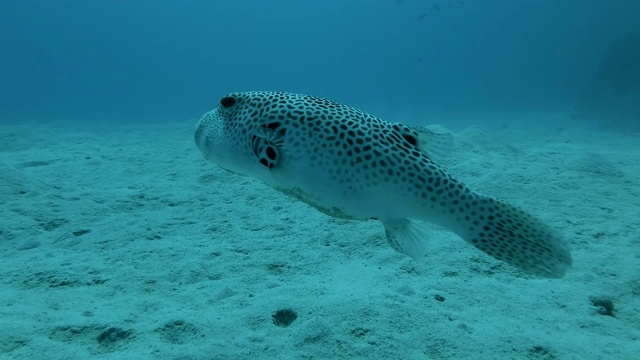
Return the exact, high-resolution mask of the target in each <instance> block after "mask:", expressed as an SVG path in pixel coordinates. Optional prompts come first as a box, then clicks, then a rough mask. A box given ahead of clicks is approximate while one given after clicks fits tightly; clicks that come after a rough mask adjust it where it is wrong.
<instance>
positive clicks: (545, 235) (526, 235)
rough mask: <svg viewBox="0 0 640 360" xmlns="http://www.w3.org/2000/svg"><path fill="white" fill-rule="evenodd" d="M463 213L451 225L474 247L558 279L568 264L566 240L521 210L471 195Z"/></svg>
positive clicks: (504, 203)
mask: <svg viewBox="0 0 640 360" xmlns="http://www.w3.org/2000/svg"><path fill="white" fill-rule="evenodd" d="M472 196H473V197H477V198H476V199H474V200H471V201H469V202H468V204H469V208H468V209H465V213H466V216H465V217H464V218H461V219H460V220H459V221H458V222H456V224H455V225H454V226H453V227H452V228H451V230H453V231H454V232H455V233H457V234H458V235H459V236H460V237H462V238H463V239H464V240H466V241H467V242H468V243H470V244H472V245H473V246H475V247H476V248H478V249H480V250H482V251H484V252H485V253H487V254H489V255H491V256H493V257H494V258H496V259H498V260H502V261H504V262H506V263H509V264H511V265H513V266H515V267H517V268H520V269H522V270H524V271H526V272H527V273H530V274H533V275H537V276H542V277H547V278H561V277H563V276H564V274H565V273H566V272H567V270H568V269H569V267H570V266H571V254H570V251H569V246H568V243H567V242H566V241H565V240H564V239H563V238H562V237H561V236H560V235H559V234H558V233H556V232H555V231H554V230H553V229H551V228H550V227H549V226H547V225H546V224H544V223H543V222H541V221H540V220H538V219H536V218H535V217H533V216H532V215H530V214H528V213H526V212H524V211H523V210H521V209H519V208H517V207H515V206H513V205H511V204H508V203H506V202H503V201H500V200H496V199H494V198H491V197H488V196H485V195H480V194H474V195H472Z"/></svg>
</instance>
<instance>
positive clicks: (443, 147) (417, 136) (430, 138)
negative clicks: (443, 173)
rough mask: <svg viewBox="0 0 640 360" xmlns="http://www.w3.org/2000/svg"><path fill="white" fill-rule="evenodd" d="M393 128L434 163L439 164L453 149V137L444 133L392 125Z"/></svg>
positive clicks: (420, 127) (416, 126)
mask: <svg viewBox="0 0 640 360" xmlns="http://www.w3.org/2000/svg"><path fill="white" fill-rule="evenodd" d="M393 128H394V129H395V130H396V131H397V132H398V133H400V135H401V136H402V137H403V138H404V140H405V141H407V142H408V143H409V144H411V145H413V146H416V147H417V148H418V149H420V151H422V152H423V153H425V155H427V156H428V157H429V158H430V159H431V160H433V161H434V162H441V161H442V160H443V159H444V158H445V157H447V156H448V155H449V154H450V153H451V150H452V149H453V136H452V135H451V134H450V133H448V132H445V131H442V130H440V131H434V130H432V129H430V128H428V127H426V126H420V125H415V126H411V127H409V126H406V125H403V124H393Z"/></svg>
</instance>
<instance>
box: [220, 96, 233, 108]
mask: <svg viewBox="0 0 640 360" xmlns="http://www.w3.org/2000/svg"><path fill="white" fill-rule="evenodd" d="M235 104H236V99H235V98H234V97H232V96H225V97H223V98H222V99H220V106H222V107H223V108H225V109H228V108H230V107H232V106H233V105H235Z"/></svg>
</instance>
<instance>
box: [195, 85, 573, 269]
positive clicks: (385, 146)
mask: <svg viewBox="0 0 640 360" xmlns="http://www.w3.org/2000/svg"><path fill="white" fill-rule="evenodd" d="M195 142H196V144H197V146H198V147H199V149H200V151H201V152H202V154H203V155H204V156H205V158H207V159H208V160H210V161H212V162H214V163H215V164H217V165H218V166H219V167H221V168H223V169H225V170H228V171H231V172H234V173H238V174H242V175H246V176H250V177H253V178H256V179H258V180H260V181H262V182H264V183H265V184H267V185H269V186H271V187H273V188H275V189H277V190H279V191H281V192H283V193H285V194H287V195H290V196H291V197H293V198H295V199H298V200H300V201H302V202H304V203H306V204H308V205H310V206H312V207H314V208H316V209H318V210H319V211H321V212H323V213H324V214H327V215H329V216H333V217H336V218H341V219H351V220H370V219H374V220H378V221H380V222H381V223H382V225H383V226H384V230H385V235H386V238H387V240H388V242H389V244H390V245H391V247H392V248H393V249H395V250H396V251H398V252H400V253H402V254H406V255H408V256H410V257H412V258H415V259H418V258H420V257H422V256H423V255H425V254H426V253H427V252H428V250H429V247H428V242H429V241H428V240H429V232H430V230H429V226H428V225H427V224H425V222H426V223H432V224H436V225H439V226H441V227H444V228H446V229H449V230H451V231H453V232H454V233H455V234H457V235H458V236H459V237H461V238H462V239H464V240H465V241H467V242H468V243H470V244H471V245H473V246H475V247H476V248H478V249H479V250H481V251H483V252H485V253H486V254H489V255H491V256H492V257H494V258H496V259H498V260H502V261H504V262H506V263H508V264H511V265H513V266H515V267H517V268H519V269H521V270H523V271H525V272H527V273H529V274H532V275H537V276H541V277H547V278H560V277H562V276H564V274H565V273H566V271H567V270H568V269H569V267H570V266H571V255H570V250H569V246H568V244H567V242H566V241H565V240H564V239H563V238H562V237H561V236H560V235H559V234H558V232H556V231H554V230H553V229H552V228H550V227H549V226H547V225H546V224H545V223H543V222H542V221H540V220H539V219H537V218H536V217H534V216H532V215H530V214H529V213H527V212H525V211H523V210H521V209H520V208H518V207H516V206H513V205H511V204H509V203H506V202H504V201H501V200H498V199H495V198H493V197H490V196H487V195H483V194H480V193H478V192H475V191H473V190H471V189H469V188H468V187H467V186H466V185H464V184H463V183H461V182H460V181H458V180H456V179H454V178H453V177H452V176H451V175H449V174H448V173H446V172H445V171H444V170H443V169H442V168H441V167H440V166H438V165H437V164H436V163H435V162H434V159H437V158H438V157H439V156H441V155H442V153H443V152H445V151H446V148H447V147H449V146H450V145H451V135H450V134H441V133H437V132H434V131H432V130H430V129H429V128H426V127H415V126H412V127H409V126H406V125H403V124H400V123H390V122H387V121H385V120H382V119H380V118H377V117H375V116H373V115H369V114H367V113H365V112H363V111H361V110H358V109H355V108H353V107H351V106H348V105H344V104H340V103H338V102H335V101H332V100H328V99H323V98H319V97H313V96H307V95H299V94H291V93H285V92H263V91H256V92H238V93H230V94H227V95H225V96H224V97H223V98H222V99H221V100H220V104H219V106H218V107H217V108H216V109H214V110H212V111H210V112H207V113H206V114H204V115H203V116H202V118H201V119H200V121H199V122H198V124H197V127H196V132H195Z"/></svg>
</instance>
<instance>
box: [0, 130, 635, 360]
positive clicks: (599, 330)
mask: <svg viewBox="0 0 640 360" xmlns="http://www.w3.org/2000/svg"><path fill="white" fill-rule="evenodd" d="M193 128H194V123H192V122H189V123H186V122H185V123H181V124H174V125H171V126H170V125H162V126H161V125H156V126H151V125H149V126H131V127H107V126H95V127H92V128H88V127H86V126H85V127H84V128H83V127H82V126H77V125H70V124H66V125H65V124H49V125H37V124H32V125H22V126H3V127H0V204H1V207H0V319H1V320H0V322H1V324H2V325H1V326H0V358H2V359H29V360H35V359H87V358H96V359H203V360H204V359H638V356H639V355H638V354H640V135H639V134H622V133H619V134H613V133H606V132H597V131H591V132H589V131H580V130H577V129H575V128H574V129H573V130H571V129H570V130H563V131H560V130H557V129H552V130H550V129H544V128H539V129H527V130H515V129H502V130H491V131H489V130H486V129H483V128H482V127H469V128H466V129H463V130H461V131H457V132H455V133H454V139H455V148H454V151H453V153H452V154H451V155H450V156H449V158H448V159H447V160H446V161H445V163H443V164H442V166H443V167H444V168H446V169H447V170H448V171H449V172H450V173H451V174H453V175H454V176H455V177H456V178H458V179H460V180H462V181H463V182H465V183H466V184H467V185H469V186H470V187H471V188H472V189H474V190H477V191H480V192H483V193H486V194H489V195H493V196H495V197H499V198H502V199H505V200H507V201H510V202H512V203H514V204H517V205H520V206H522V207H523V208H525V209H527V210H528V211H530V212H531V213H533V214H535V215H537V216H538V217H540V218H542V219H544V220H545V221H547V222H548V223H549V224H551V225H552V226H553V227H555V228H557V229H559V230H560V232H561V233H562V234H563V235H564V236H565V237H566V238H567V239H568V240H569V242H570V243H571V247H572V254H573V262H574V265H573V267H572V268H571V269H570V271H569V272H568V274H567V275H566V276H565V277H564V278H563V279H559V280H548V279H539V278H535V277H530V276H527V275H525V274H523V273H521V272H520V271H518V270H516V269H514V268H512V267H510V266H508V265H505V264H503V263H500V262H498V261H496V260H494V259H492V258H490V257H489V256H487V255H485V254H483V253H481V252H479V251H477V250H476V249H475V248H473V247H472V246H471V245H469V244H467V243H465V242H464V241H463V240H461V239H460V238H458V237H457V236H455V235H454V234H452V233H450V232H448V231H446V230H443V229H439V228H436V227H434V228H433V241H432V250H431V252H430V253H429V254H427V255H426V256H425V257H424V258H423V259H421V260H419V261H414V260H412V259H410V258H408V257H406V256H403V255H401V254H398V253H396V252H395V251H393V250H392V249H391V247H390V246H388V245H387V243H386V240H385V238H384V233H383V229H382V226H381V225H380V224H379V223H378V222H376V221H367V222H352V221H343V220H337V219H333V218H329V217H327V216H325V215H323V214H321V213H319V212H317V211H316V210H315V209H313V208H310V207H308V206H307V205H305V204H302V203H300V202H297V201H295V200H293V199H290V198H288V197H287V196H285V195H282V194H280V193H279V192H277V191H275V190H273V189H271V188H268V187H266V186H264V185H263V184H261V183H259V182H257V181H254V180H252V179H250V178H246V177H242V176H239V175H235V174H231V173H227V172H225V171H223V170H220V169H219V168H217V167H216V166H215V165H214V164H211V163H209V162H207V161H206V160H204V158H203V157H202V155H201V154H200V152H199V151H198V149H197V148H196V146H195V144H194V141H193ZM611 307H613V308H611ZM279 310H292V311H294V312H295V313H296V314H297V318H296V319H295V321H293V322H292V323H291V324H290V325H289V326H288V327H284V326H276V324H274V317H273V316H274V314H275V313H276V312H277V311H279Z"/></svg>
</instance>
